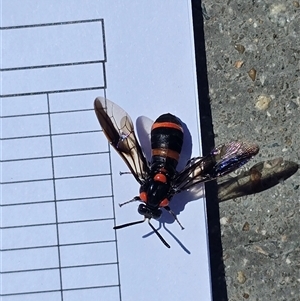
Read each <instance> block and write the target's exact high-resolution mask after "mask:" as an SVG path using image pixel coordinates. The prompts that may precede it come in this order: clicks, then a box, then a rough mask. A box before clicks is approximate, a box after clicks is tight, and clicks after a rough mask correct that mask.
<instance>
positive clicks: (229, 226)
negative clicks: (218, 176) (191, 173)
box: [193, 0, 300, 301]
mask: <svg viewBox="0 0 300 301" xmlns="http://www.w3.org/2000/svg"><path fill="white" fill-rule="evenodd" d="M193 5H194V11H193V13H194V22H195V24H196V26H195V37H196V40H195V42H196V53H197V60H198V65H197V70H198V76H199V80H200V81H201V83H202V84H199V86H200V90H201V91H200V92H199V93H200V97H201V96H202V101H203V104H202V108H201V110H202V131H203V136H204V137H203V139H204V143H205V142H206V144H207V145H209V144H211V143H212V141H214V143H215V144H216V145H218V144H220V143H223V142H226V141H230V140H249V141H253V142H256V143H257V144H259V146H260V152H259V154H258V155H257V156H256V157H255V158H254V159H253V160H252V161H251V162H250V163H248V164H247V166H246V168H248V169H249V168H251V166H253V165H254V164H256V163H258V162H262V161H263V162H264V161H266V160H272V159H275V158H283V160H287V161H291V162H294V163H295V164H294V167H295V166H296V164H297V163H299V162H300V153H299V145H300V80H299V75H300V62H299V59H300V2H299V1H278V0H275V1H271V0H268V1H242V0H236V1H230V0H229V1H225V2H224V1H221V0H214V1H211V0H207V1H202V10H203V7H205V9H206V12H205V11H204V14H203V20H202V16H201V18H200V17H199V15H197V14H199V13H201V6H200V5H199V2H197V1H194V3H193ZM201 20H202V27H203V29H202V30H203V31H204V36H205V39H203V40H204V41H205V55H206V62H205V59H204V58H203V57H202V58H199V55H201V54H203V52H202V53H201V50H203V47H201ZM197 39H199V41H198V42H197ZM197 45H198V46H197ZM202 46H203V45H202ZM205 63H206V66H207V67H206V68H207V74H206V75H205V74H203V75H201V74H200V75H199V73H200V71H199V68H200V67H203V66H205ZM205 79H206V80H207V85H205ZM201 85H202V86H201ZM206 94H207V95H209V97H207V99H208V104H205V103H204V102H205V97H206ZM210 122H211V123H212V124H210ZM204 151H205V146H204ZM285 168H286V169H287V172H289V168H290V165H287V166H286V167H285ZM278 182H279V183H278V184H277V185H275V186H274V187H269V188H268V187H266V189H265V190H264V191H262V192H260V193H256V194H253V195H249V196H242V197H239V198H233V199H230V200H227V201H224V202H220V203H219V204H218V205H217V206H214V205H209V204H208V210H209V212H208V214H209V229H210V240H211V246H210V250H211V261H212V277H213V294H214V300H217V301H219V300H230V301H236V300H249V301H250V300H251V301H252V300H253V301H254V300H268V301H269V300H276V301H281V300H288V301H296V300H300V239H299V231H300V188H299V185H300V172H299V170H298V171H297V172H296V173H295V174H293V175H292V176H290V177H288V179H286V180H283V179H282V177H281V176H280V175H279V176H278ZM211 188H213V186H211V185H208V186H207V190H209V189H211ZM267 188H268V189H267ZM207 194H208V200H209V194H210V192H209V191H207ZM212 202H214V201H213V200H212ZM212 210H213V211H214V212H212ZM216 210H219V211H218V213H216Z"/></svg>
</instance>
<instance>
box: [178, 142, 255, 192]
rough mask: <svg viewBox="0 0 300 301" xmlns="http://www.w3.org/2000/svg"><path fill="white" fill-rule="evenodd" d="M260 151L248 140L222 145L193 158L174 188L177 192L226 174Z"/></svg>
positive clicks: (180, 174)
mask: <svg viewBox="0 0 300 301" xmlns="http://www.w3.org/2000/svg"><path fill="white" fill-rule="evenodd" d="M258 151H259V148H258V146H257V145H256V144H253V143H248V142H238V141H234V142H230V143H227V144H223V145H220V146H218V147H216V148H215V149H213V150H212V151H211V153H210V154H209V155H207V156H206V157H196V158H192V159H191V160H190V161H189V162H188V163H187V165H186V167H185V168H184V169H183V171H181V172H180V173H179V174H178V175H177V176H176V178H175V179H174V182H173V183H174V190H175V191H176V193H177V192H179V191H182V190H186V189H189V188H190V187H192V186H193V185H196V184H198V183H201V182H207V181H211V180H214V179H216V178H217V177H221V176H224V175H226V174H228V173H230V172H232V171H234V170H236V169H237V168H239V167H241V166H242V165H244V164H246V163H247V162H248V161H249V160H250V159H251V158H252V157H253V156H255V155H256V154H257V153H258Z"/></svg>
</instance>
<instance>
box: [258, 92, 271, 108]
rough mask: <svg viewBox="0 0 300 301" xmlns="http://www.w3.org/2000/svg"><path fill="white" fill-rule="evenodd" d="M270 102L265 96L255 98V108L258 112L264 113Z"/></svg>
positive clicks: (269, 98)
mask: <svg viewBox="0 0 300 301" xmlns="http://www.w3.org/2000/svg"><path fill="white" fill-rule="evenodd" d="M270 102H271V97H269V96H266V95H260V96H259V97H258V98H257V102H256V104H255V108H256V109H258V110H260V111H265V110H266V109H268V108H269V104H270Z"/></svg>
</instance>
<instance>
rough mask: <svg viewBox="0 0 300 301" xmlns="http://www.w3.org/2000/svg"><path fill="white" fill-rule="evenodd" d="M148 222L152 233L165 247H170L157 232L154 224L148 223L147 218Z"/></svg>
mask: <svg viewBox="0 0 300 301" xmlns="http://www.w3.org/2000/svg"><path fill="white" fill-rule="evenodd" d="M148 224H149V225H150V227H151V229H152V230H153V231H154V233H155V234H156V235H157V236H158V237H159V239H160V240H161V241H162V243H163V244H164V245H165V246H166V247H167V248H171V247H170V245H169V244H168V243H167V242H166V241H165V240H164V238H163V237H162V236H161V235H160V234H159V232H158V231H157V230H156V229H155V228H154V226H153V225H152V224H151V223H150V219H148Z"/></svg>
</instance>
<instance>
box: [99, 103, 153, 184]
mask: <svg viewBox="0 0 300 301" xmlns="http://www.w3.org/2000/svg"><path fill="white" fill-rule="evenodd" d="M94 109H95V112H96V115H97V118H98V120H99V123H100V125H101V127H102V130H103V132H104V134H105V136H106V138H107V139H108V141H109V142H110V143H111V145H112V146H113V147H114V148H115V150H116V151H117V152H118V153H119V154H120V156H121V157H122V158H123V160H124V161H125V163H126V164H127V166H128V168H129V169H130V171H131V172H132V174H133V175H134V177H135V178H136V180H137V181H138V182H139V183H140V184H142V183H143V182H144V180H145V179H146V178H147V177H148V173H149V166H148V163H147V160H146V159H145V156H144V154H143V151H142V149H141V147H140V145H139V143H138V141H137V138H136V136H135V133H134V127H133V123H132V120H131V118H130V117H129V115H128V114H127V113H126V112H125V111H124V110H123V109H122V108H120V107H119V106H118V105H116V104H115V103H113V102H111V101H109V100H108V99H105V98H102V97H97V98H96V99H95V101H94Z"/></svg>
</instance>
